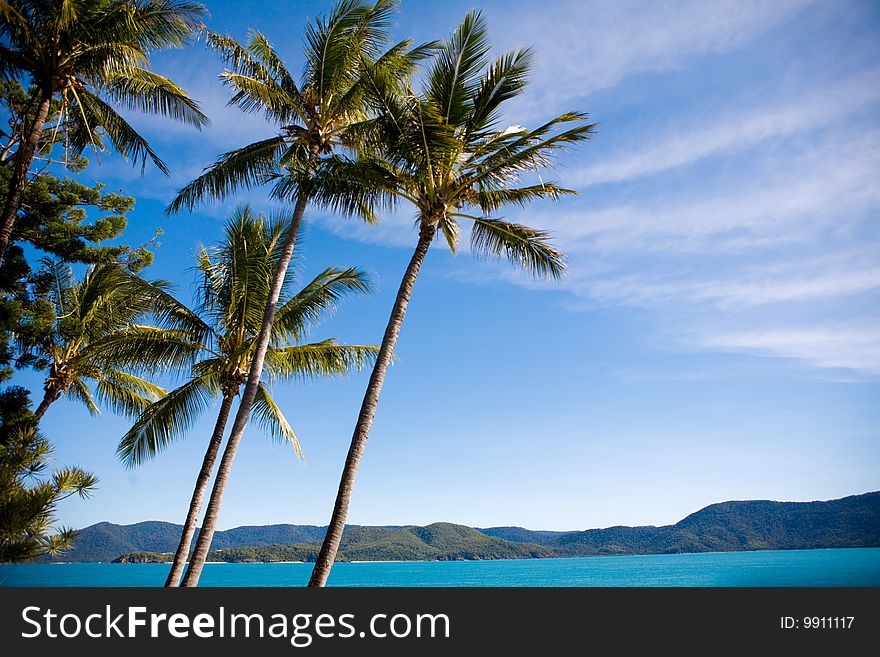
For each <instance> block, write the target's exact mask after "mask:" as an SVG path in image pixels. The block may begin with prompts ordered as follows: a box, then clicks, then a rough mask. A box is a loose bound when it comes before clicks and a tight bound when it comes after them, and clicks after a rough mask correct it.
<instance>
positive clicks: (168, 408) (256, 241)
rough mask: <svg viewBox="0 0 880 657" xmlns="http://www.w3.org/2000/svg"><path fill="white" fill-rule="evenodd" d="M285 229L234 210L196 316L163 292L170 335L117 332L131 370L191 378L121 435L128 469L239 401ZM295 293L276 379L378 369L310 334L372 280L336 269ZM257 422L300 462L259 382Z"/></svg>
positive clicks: (282, 323)
mask: <svg viewBox="0 0 880 657" xmlns="http://www.w3.org/2000/svg"><path fill="white" fill-rule="evenodd" d="M286 223H287V222H286V221H285V217H284V216H280V215H279V216H277V217H275V218H266V217H264V216H263V215H256V214H254V213H253V212H252V211H251V210H250V208H248V207H243V208H241V209H239V210H237V211H236V212H235V213H234V214H233V216H232V218H231V219H230V221H229V222H228V224H227V226H226V235H225V239H224V241H223V242H222V244H220V245H219V246H216V247H209V248H204V249H202V250H201V252H200V253H199V255H198V266H197V271H198V273H199V276H200V278H201V284H200V285H199V288H198V306H197V308H196V310H195V311H192V310H190V309H188V308H187V307H186V306H184V305H183V304H181V303H180V302H179V301H177V300H175V299H174V298H173V297H172V296H171V295H169V294H164V295H163V297H162V301H161V309H160V311H159V312H158V319H159V321H160V323H161V324H162V326H163V328H151V327H143V326H137V327H132V328H129V329H127V330H124V331H121V332H119V333H118V334H117V336H116V338H115V339H116V340H118V341H119V344H120V351H119V352H118V356H119V357H120V358H125V359H126V361H125V362H126V363H127V365H128V366H129V367H133V368H135V369H136V370H138V371H144V372H146V371H155V369H156V368H157V367H165V368H169V369H173V370H175V371H177V372H180V371H181V370H183V371H187V370H188V371H189V373H190V377H189V379H188V380H187V381H186V382H185V383H184V384H182V385H181V386H179V387H178V388H177V389H175V390H173V391H171V392H170V393H169V394H168V395H167V396H166V397H164V398H162V399H160V400H158V401H156V402H155V403H153V404H151V405H150V406H149V407H147V408H146V409H144V411H143V413H142V414H141V415H140V417H138V419H137V421H136V422H135V424H134V425H133V426H132V428H131V429H130V430H129V431H128V432H127V433H126V434H125V436H123V438H122V440H121V441H120V443H119V446H118V448H117V453H118V454H119V456H120V458H121V459H122V460H123V461H124V462H125V463H126V464H127V465H131V466H133V465H138V464H140V463H142V462H143V461H145V460H147V459H150V458H152V457H154V456H155V455H156V454H157V453H158V452H160V451H162V450H163V449H165V448H166V447H167V446H168V445H169V444H170V443H171V442H172V441H174V440H176V439H177V438H179V437H182V436H184V435H185V434H186V432H187V430H188V429H189V428H190V427H191V426H192V425H193V423H194V422H195V421H196V419H197V418H198V417H199V416H200V415H201V414H202V413H203V412H204V411H205V410H206V409H207V408H208V406H209V405H210V404H211V403H212V402H213V400H214V399H215V398H216V397H217V396H219V395H231V396H235V395H237V394H239V390H240V388H241V386H242V385H244V384H245V382H246V380H247V373H248V370H249V369H250V364H251V361H252V359H253V355H254V353H255V351H256V345H257V340H258V336H259V333H260V328H261V326H262V323H263V309H264V308H265V305H266V302H267V300H268V298H269V292H270V287H271V283H272V278H273V277H274V275H275V271H276V269H277V267H278V262H279V260H280V258H281V251H282V246H283V241H284V240H283V238H284V232H285V230H286V228H285V226H286ZM289 288H290V284H289V282H286V284H285V286H284V288H283V289H282V294H281V297H280V299H279V301H278V306H279V309H278V312H277V314H276V317H275V322H274V323H273V327H272V333H271V336H270V346H269V349H268V351H267V352H266V359H265V371H266V374H267V375H268V378H269V380H270V381H271V380H276V381H277V380H284V381H286V380H291V379H299V380H312V379H320V378H326V377H330V376H340V375H344V374H347V373H348V372H350V371H352V370H357V369H360V368H362V367H364V366H365V365H367V364H369V363H370V362H371V361H372V359H373V357H374V355H375V352H376V348H375V347H372V346H360V345H339V344H337V343H336V342H335V341H334V340H332V339H331V340H322V341H320V342H311V343H309V342H306V340H307V337H308V332H309V330H310V329H311V328H313V327H314V326H315V325H316V324H317V323H318V321H319V320H320V319H322V318H323V317H324V316H326V315H327V314H328V313H329V312H331V311H332V310H333V309H334V308H335V307H336V306H337V305H338V304H339V302H340V301H341V300H342V299H343V298H345V297H346V296H348V295H350V294H366V293H368V292H369V291H370V290H371V284H370V281H369V277H368V276H367V275H366V273H365V272H363V271H361V270H359V269H354V268H349V269H337V268H334V267H330V268H328V269H325V270H324V271H323V272H321V273H320V274H318V276H317V277H315V278H314V279H313V280H312V281H311V282H309V283H308V284H307V285H306V286H305V287H303V289H302V290H300V291H299V292H297V293H296V294H293V293H291V291H290V289H289ZM127 345H135V347H134V348H133V349H129V348H128V346H127ZM253 417H254V420H255V421H256V423H257V424H258V425H259V426H260V427H261V428H262V429H263V430H264V431H265V432H266V433H267V434H268V435H269V436H271V437H272V438H273V439H274V440H277V441H278V442H281V443H288V444H290V445H292V446H293V448H294V449H295V450H296V451H297V453H298V454H300V456H301V455H302V454H301V451H300V447H299V442H298V441H297V439H296V436H295V435H294V432H293V429H292V428H291V426H290V424H289V423H288V421H287V419H286V418H285V417H284V415H283V413H282V412H281V409H280V408H279V407H278V405H277V404H276V403H275V401H274V400H273V399H272V396H271V393H270V390H269V387H268V386H267V385H266V384H265V383H262V382H261V383H260V386H259V388H258V389H257V396H256V399H255V402H254V407H253Z"/></svg>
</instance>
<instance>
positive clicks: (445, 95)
mask: <svg viewBox="0 0 880 657" xmlns="http://www.w3.org/2000/svg"><path fill="white" fill-rule="evenodd" d="M490 50H491V43H490V42H489V34H488V29H487V27H486V21H485V19H484V18H483V15H482V13H481V12H479V11H472V12H470V13H469V14H467V15H466V16H465V17H464V19H463V20H462V22H461V24H460V25H459V26H458V28H457V29H456V30H455V32H454V33H453V35H452V37H451V38H450V39H449V41H448V42H447V43H446V44H445V45H444V47H443V49H442V50H441V51H440V52H439V53H438V54H437V56H436V57H435V59H434V64H433V66H432V67H431V70H430V71H429V72H428V80H427V86H428V89H427V93H428V97H429V98H431V99H432V100H434V101H435V102H436V103H437V105H438V107H439V108H440V109H441V112H442V114H443V116H444V117H445V118H446V120H447V121H448V122H449V123H450V124H452V125H459V124H460V123H462V121H463V120H464V119H465V117H466V116H467V115H468V114H469V113H470V110H469V99H470V97H471V96H472V95H473V90H474V88H475V86H476V85H477V83H478V76H479V73H480V71H482V70H483V68H484V67H485V63H486V56H487V55H488V54H489V51H490Z"/></svg>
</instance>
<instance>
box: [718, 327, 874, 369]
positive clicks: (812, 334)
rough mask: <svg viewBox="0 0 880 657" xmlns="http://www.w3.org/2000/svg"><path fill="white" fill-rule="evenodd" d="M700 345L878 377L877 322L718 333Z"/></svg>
mask: <svg viewBox="0 0 880 657" xmlns="http://www.w3.org/2000/svg"><path fill="white" fill-rule="evenodd" d="M703 346H704V347H706V348H711V349H718V350H722V351H735V352H748V353H757V354H767V355H773V356H784V357H789V358H796V359H798V360H803V361H807V362H809V363H812V364H814V365H818V366H819V367H829V368H844V369H850V370H854V371H857V372H862V373H865V374H870V375H874V376H880V322H876V323H873V324H870V325H866V326H853V325H851V324H842V325H838V326H827V325H826V326H821V327H817V328H811V329H805V328H792V329H775V330H765V331H761V330H755V331H745V332H737V333H721V334H719V335H714V336H711V337H707V338H705V339H704V340H703Z"/></svg>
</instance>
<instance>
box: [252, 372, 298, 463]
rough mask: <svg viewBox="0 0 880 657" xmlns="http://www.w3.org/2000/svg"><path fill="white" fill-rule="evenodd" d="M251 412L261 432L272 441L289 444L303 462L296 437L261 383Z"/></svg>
mask: <svg viewBox="0 0 880 657" xmlns="http://www.w3.org/2000/svg"><path fill="white" fill-rule="evenodd" d="M251 412H252V414H253V418H254V419H255V420H256V421H257V424H258V425H259V426H260V427H261V428H262V429H263V431H265V432H266V433H267V434H269V436H270V437H271V438H272V440H275V441H276V442H279V443H289V444H290V445H291V446H292V447H293V449H294V451H295V452H296V455H297V456H298V457H299V458H300V459H303V460H305V456H304V455H303V451H302V448H301V447H300V445H299V441H298V440H297V439H296V435H294V433H293V429H292V428H291V426H290V423H289V422H288V421H287V418H285V417H284V414H283V413H282V412H281V409H280V408H278V404H276V403H275V400H274V399H272V395H271V394H270V393H269V389H268V388H267V387H266V385H265V384H263V383H260V385H259V386H258V387H257V396H256V398H255V399H254V406H253V409H252V411H251Z"/></svg>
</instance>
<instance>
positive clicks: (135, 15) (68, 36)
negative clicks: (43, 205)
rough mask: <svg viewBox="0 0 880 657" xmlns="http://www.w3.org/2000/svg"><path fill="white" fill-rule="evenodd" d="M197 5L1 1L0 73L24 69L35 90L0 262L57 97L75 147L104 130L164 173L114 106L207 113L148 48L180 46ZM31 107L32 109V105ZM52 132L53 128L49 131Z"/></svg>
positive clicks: (195, 116)
mask: <svg viewBox="0 0 880 657" xmlns="http://www.w3.org/2000/svg"><path fill="white" fill-rule="evenodd" d="M205 14H206V9H205V7H204V6H203V5H201V4H197V3H192V2H182V1H179V0H0V79H9V78H12V77H19V76H27V77H28V78H29V79H30V82H31V84H32V85H33V86H34V87H35V88H36V89H37V90H38V91H37V94H36V96H35V97H34V99H33V101H34V103H35V110H36V111H35V112H34V113H33V115H32V120H31V121H30V123H29V124H28V125H27V126H24V127H23V129H22V138H21V140H20V143H19V147H18V150H17V152H16V155H15V167H14V172H13V177H12V181H11V183H10V185H9V192H8V194H7V196H6V199H4V206H3V215H2V220H0V260H2V259H3V257H4V255H5V253H6V248H7V246H8V244H9V239H10V235H11V234H12V228H13V225H14V223H15V217H16V213H17V212H18V206H19V202H20V200H21V194H22V191H23V190H24V186H25V182H26V179H27V174H28V169H29V168H30V165H31V162H32V161H33V158H34V154H35V152H36V151H37V149H38V148H42V147H44V146H46V144H41V143H40V142H41V138H42V137H43V135H44V132H43V125H44V124H45V122H46V118H47V115H48V113H49V107H50V105H51V103H52V101H53V99H56V98H57V99H60V101H61V105H60V109H59V112H60V116H59V119H58V121H57V123H58V124H59V125H61V124H64V125H65V130H64V135H65V141H66V142H67V146H68V148H69V149H70V150H72V151H73V152H74V154H78V153H80V152H82V151H83V150H84V149H85V147H86V146H88V145H89V144H91V145H92V146H94V147H95V148H96V149H100V148H102V144H101V139H100V133H99V130H100V131H102V132H103V133H104V134H105V135H106V136H107V138H109V140H110V142H111V143H112V144H113V147H114V148H115V149H116V150H117V151H119V152H120V153H121V154H122V155H123V156H125V157H129V156H130V157H132V158H133V159H135V160H140V161H141V163H142V164H143V163H145V162H146V159H147V158H150V159H152V161H153V162H154V163H155V164H156V166H158V167H159V169H161V170H162V171H163V172H166V173H167V167H166V166H165V163H164V162H162V160H161V159H159V157H158V155H156V153H155V152H154V151H153V149H152V148H151V147H150V145H149V144H148V143H147V141H146V140H145V139H144V138H143V137H142V136H141V135H139V134H138V133H137V132H136V131H135V130H134V128H132V127H131V126H130V125H129V124H128V123H127V122H126V121H125V120H124V119H123V118H122V117H121V116H119V114H117V113H116V111H115V110H114V108H113V105H116V106H119V105H122V106H125V107H129V108H130V109H134V110H138V111H143V112H149V113H154V114H162V115H164V116H168V117H170V118H173V119H176V120H178V121H183V122H185V123H189V124H191V125H194V126H196V127H200V126H202V125H203V124H205V123H207V117H206V116H205V115H204V114H202V112H201V111H200V110H199V107H198V105H197V104H196V103H195V102H194V101H193V100H192V99H190V98H189V96H187V94H186V92H185V91H184V90H183V89H181V88H180V87H179V86H177V85H176V84H174V82H172V81H171V80H169V79H168V78H165V77H163V76H161V75H158V74H156V73H154V72H152V71H150V70H149V54H150V53H151V52H155V51H157V50H161V49H163V48H169V47H181V46H183V45H184V44H185V43H186V42H187V40H189V39H190V38H191V37H192V36H193V35H194V34H196V33H197V32H198V31H199V30H201V29H202V28H203V27H204V26H203V24H202V21H201V19H202V17H203V16H204V15H205ZM28 115H30V113H28ZM52 136H56V135H55V131H53V135H52Z"/></svg>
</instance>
